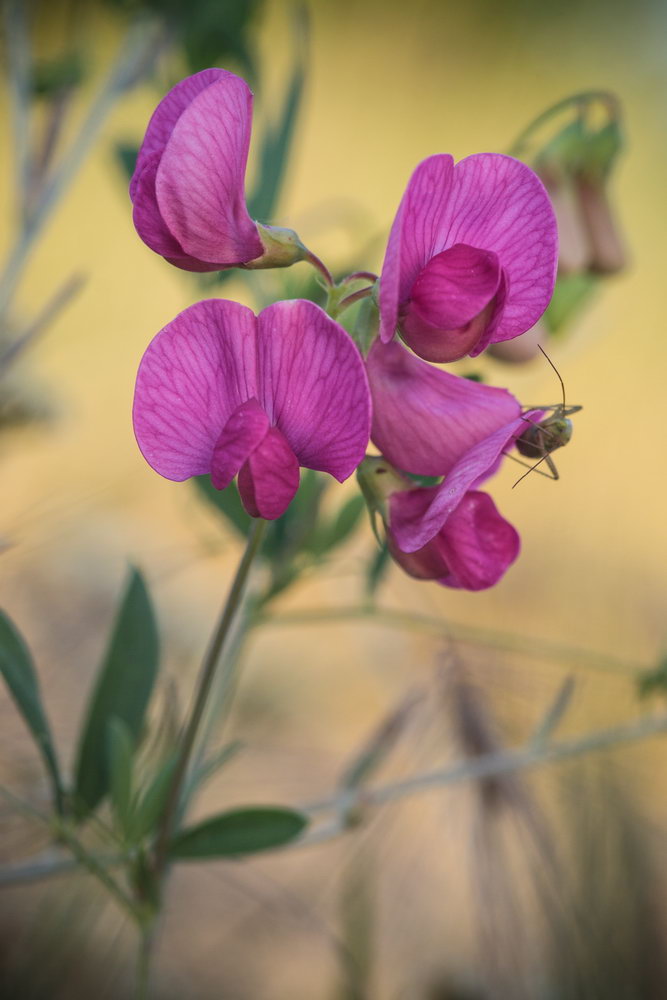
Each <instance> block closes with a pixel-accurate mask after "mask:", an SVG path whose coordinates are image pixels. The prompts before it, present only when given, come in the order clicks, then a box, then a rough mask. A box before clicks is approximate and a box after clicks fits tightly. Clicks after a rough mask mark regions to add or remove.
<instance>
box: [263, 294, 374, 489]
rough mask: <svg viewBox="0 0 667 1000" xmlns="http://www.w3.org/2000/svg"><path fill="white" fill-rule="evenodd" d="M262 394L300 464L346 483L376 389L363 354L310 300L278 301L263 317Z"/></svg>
mask: <svg viewBox="0 0 667 1000" xmlns="http://www.w3.org/2000/svg"><path fill="white" fill-rule="evenodd" d="M257 353H258V369H259V379H260V384H259V395H258V398H259V401H260V403H261V404H262V406H263V407H264V409H265V410H266V412H267V413H268V415H269V417H270V419H271V423H272V424H275V425H276V426H277V427H279V428H280V430H281V431H282V432H283V434H284V435H285V437H286V439H287V441H288V442H289V445H290V447H291V449H292V451H293V452H294V454H295V455H296V456H297V458H298V460H299V463H300V465H304V466H306V467H307V468H309V469H319V470H320V471H322V472H329V473H330V474H331V475H332V476H335V477H336V479H338V480H340V481H341V482H342V481H343V480H344V479H347V477H348V476H349V475H351V474H352V472H354V470H355V469H356V467H357V465H358V464H359V462H361V460H362V459H363V457H364V454H365V451H366V445H367V444H368V438H369V436H370V393H369V390H368V382H367V380H366V372H365V369H364V365H363V361H362V360H361V356H360V354H359V352H358V351H357V348H356V347H355V346H354V344H353V342H352V341H351V340H350V338H349V337H348V335H347V334H346V333H345V331H344V330H343V329H342V327H340V326H339V325H338V324H337V323H335V322H334V321H333V320H332V319H330V318H329V317H328V316H327V315H326V313H325V312H323V311H322V309H320V308H319V306H316V305H315V304H314V303H312V302H307V301H301V300H296V301H292V302H276V303H275V304H274V305H271V306H269V307H268V308H267V309H264V311H263V312H261V313H260V315H259V318H258V341H257Z"/></svg>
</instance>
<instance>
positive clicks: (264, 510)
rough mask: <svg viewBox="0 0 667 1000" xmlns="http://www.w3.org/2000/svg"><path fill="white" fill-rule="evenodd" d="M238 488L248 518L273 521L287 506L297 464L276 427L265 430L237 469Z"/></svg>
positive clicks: (296, 485) (294, 485)
mask: <svg viewBox="0 0 667 1000" xmlns="http://www.w3.org/2000/svg"><path fill="white" fill-rule="evenodd" d="M238 486H239V493H240V494H241V500H242V501H243V506H244V507H245V509H246V510H247V511H248V513H249V514H250V516H251V517H264V518H266V520H267V521H273V520H275V518H276V517H280V516H281V514H284V513H285V511H286V510H287V508H288V507H289V505H290V503H291V502H292V500H293V499H294V495H295V493H296V491H297V490H298V488H299V462H298V461H297V458H296V455H295V454H294V452H293V451H292V449H291V448H290V446H289V444H288V442H287V439H286V438H285V436H284V434H281V432H280V431H279V430H278V428H277V427H270V428H269V430H268V431H267V433H266V435H265V437H264V438H263V439H262V441H261V442H260V443H259V444H258V446H257V447H256V448H255V450H254V451H253V452H252V454H251V455H250V456H249V458H248V460H247V462H246V463H245V465H243V467H242V468H241V471H240V472H239V478H238Z"/></svg>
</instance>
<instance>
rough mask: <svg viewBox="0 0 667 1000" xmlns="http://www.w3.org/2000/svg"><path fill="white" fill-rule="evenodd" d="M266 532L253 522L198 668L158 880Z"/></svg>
mask: <svg viewBox="0 0 667 1000" xmlns="http://www.w3.org/2000/svg"><path fill="white" fill-rule="evenodd" d="M265 528H266V521H264V520H262V519H259V518H258V519H257V520H255V521H253V524H252V527H251V528H250V533H249V535H248V541H247V544H246V548H245V552H244V553H243V557H242V559H241V562H240V563H239V566H238V569H237V571H236V575H235V577H234V580H233V581H232V585H231V587H230V590H229V594H228V596H227V600H226V601H225V605H224V607H223V609H222V613H221V615H220V618H219V620H218V623H217V625H216V627H215V630H214V632H213V635H212V637H211V642H210V644H209V647H208V650H207V652H206V655H205V656H204V660H203V662H202V665H201V671H200V674H199V682H198V686H197V694H196V696H195V701H194V704H193V707H192V713H191V715H190V720H189V722H188V724H187V726H186V728H185V731H184V733H183V737H182V740H181V749H180V755H179V758H178V763H177V765H176V769H175V771H174V777H173V779H172V782H171V786H170V789H169V794H168V796H167V802H166V805H165V808H164V812H163V814H162V819H161V822H160V826H159V829H158V833H157V837H156V842H155V855H154V865H155V872H156V875H157V876H158V878H161V877H162V875H163V874H164V871H165V869H166V867H167V862H168V853H169V841H170V839H171V836H172V833H173V830H174V825H175V823H176V820H177V817H178V812H179V806H180V798H181V792H182V789H183V785H184V783H185V780H186V777H187V770H188V765H189V763H190V758H191V756H192V751H193V748H194V745H195V741H196V738H197V734H198V732H199V727H200V725H201V722H202V719H203V718H204V713H205V710H206V704H207V701H208V697H209V694H210V692H211V686H212V684H213V680H214V678H215V674H216V671H217V667H218V661H219V659H220V654H221V653H222V651H223V649H224V646H225V641H226V639H227V636H228V634H229V632H230V629H231V627H232V625H233V623H234V620H235V618H236V612H237V611H238V609H239V606H240V604H241V601H242V599H243V595H244V592H245V587H246V583H247V580H248V573H249V571H250V567H251V566H252V563H253V560H254V558H255V556H256V555H257V552H258V550H259V546H260V542H261V540H262V537H263V534H264V530H265Z"/></svg>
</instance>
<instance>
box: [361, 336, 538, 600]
mask: <svg viewBox="0 0 667 1000" xmlns="http://www.w3.org/2000/svg"><path fill="white" fill-rule="evenodd" d="M367 371H368V378H369V385H370V389H371V396H372V400H373V423H372V430H371V437H372V439H373V442H374V443H375V444H376V445H377V447H378V448H379V450H380V451H381V452H382V455H383V458H382V459H367V466H366V468H367V469H369V470H370V471H371V472H372V473H373V474H374V487H373V488H372V489H371V493H373V490H374V491H375V494H376V495H381V496H382V497H383V502H382V504H381V506H380V509H381V511H382V515H383V519H384V522H385V527H386V529H387V540H388V545H389V548H390V551H391V553H392V555H393V557H394V559H395V560H396V561H397V562H398V563H399V564H400V565H401V566H402V567H403V568H404V569H405V570H406V571H407V572H408V573H410V574H411V575H412V576H416V577H419V578H421V579H434V580H437V581H438V582H439V583H443V584H445V585H446V586H450V587H464V588H465V589H468V590H481V589H483V588H486V587H490V586H492V585H493V584H495V583H497V581H498V580H499V579H500V578H501V577H502V575H503V574H504V573H505V571H506V569H507V568H508V567H509V566H510V565H511V563H512V562H514V560H515V559H516V557H517V555H518V553H519V547H520V542H519V536H518V534H517V532H516V531H515V529H514V528H513V527H512V525H510V524H509V523H508V522H507V521H506V520H505V519H504V518H503V517H502V516H501V515H500V514H499V513H498V511H497V509H496V507H495V505H494V503H493V501H492V499H491V497H489V496H488V495H487V494H486V493H481V492H479V490H478V489H477V487H478V486H479V485H480V484H481V483H482V482H484V481H485V480H486V479H488V478H490V477H491V476H492V475H493V473H494V472H496V470H497V469H498V466H499V465H500V462H501V461H502V456H503V453H504V452H506V451H508V450H509V449H510V448H511V447H512V446H513V444H514V441H515V439H516V438H517V437H519V436H520V435H521V434H522V433H523V431H524V430H525V429H526V422H527V421H532V420H537V419H539V418H540V416H541V411H531V412H529V413H526V414H524V413H522V410H521V405H520V404H519V402H518V400H517V399H515V397H514V396H512V395H511V393H509V392H507V390H505V389H497V388H494V387H492V386H487V385H482V384H479V383H477V382H473V381H470V380H469V379H464V378H461V377H460V376H457V375H452V374H450V373H449V372H445V371H441V370H440V369H438V368H434V367H433V366H432V365H429V364H427V363H426V362H424V361H421V360H420V359H419V358H416V357H415V356H414V355H413V354H411V353H410V352H409V351H407V350H406V349H405V348H404V347H403V346H402V345H401V344H399V343H398V342H396V341H394V342H392V343H390V344H387V345H386V346H384V345H382V344H381V343H379V342H376V343H375V344H374V345H373V347H372V348H371V350H370V352H369V355H368V359H367ZM374 463H379V465H377V466H376V465H374ZM390 463H391V464H390ZM392 467H395V468H392ZM378 469H380V470H381V471H380V472H378ZM397 470H401V471H397ZM404 472H408V473H413V474H416V475H424V476H438V477H440V476H443V477H444V479H443V481H442V482H441V483H440V484H439V485H437V486H432V487H420V486H417V485H415V484H414V482H412V481H411V480H409V479H408V478H407V477H406V476H404V475H403V473H404ZM380 476H381V477H382V479H381V480H380V479H379V477H380ZM362 482H363V480H362ZM378 491H379V492H378Z"/></svg>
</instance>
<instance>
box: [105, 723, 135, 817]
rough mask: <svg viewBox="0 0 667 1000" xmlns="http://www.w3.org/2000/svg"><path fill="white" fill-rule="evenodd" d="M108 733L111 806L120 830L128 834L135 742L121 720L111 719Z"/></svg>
mask: <svg viewBox="0 0 667 1000" xmlns="http://www.w3.org/2000/svg"><path fill="white" fill-rule="evenodd" d="M107 733H108V741H109V774H110V785H111V804H112V806H113V811H114V814H115V816H116V819H117V821H118V825H119V827H120V829H121V830H122V831H123V833H124V834H127V832H128V830H129V826H130V816H131V813H132V767H133V761H134V746H133V740H132V736H131V735H130V731H129V729H128V728H127V726H126V725H125V723H124V722H122V721H121V719H111V720H110V722H109V724H108V726H107Z"/></svg>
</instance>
